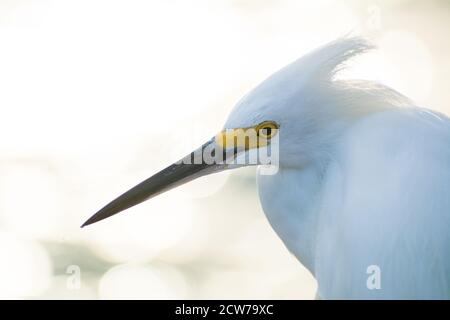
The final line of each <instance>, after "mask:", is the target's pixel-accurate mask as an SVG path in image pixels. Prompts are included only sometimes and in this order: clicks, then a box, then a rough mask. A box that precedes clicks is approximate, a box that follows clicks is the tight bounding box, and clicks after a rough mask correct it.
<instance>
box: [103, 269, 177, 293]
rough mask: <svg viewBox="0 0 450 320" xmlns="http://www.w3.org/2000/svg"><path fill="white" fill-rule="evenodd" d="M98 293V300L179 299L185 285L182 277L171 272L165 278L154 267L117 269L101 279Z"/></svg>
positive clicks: (175, 272)
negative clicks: (174, 279)
mask: <svg viewBox="0 0 450 320" xmlns="http://www.w3.org/2000/svg"><path fill="white" fill-rule="evenodd" d="M170 278H176V279H177V282H176V283H174V281H171V280H170ZM98 290H99V296H100V298H101V299H180V298H182V297H183V296H184V295H185V290H186V284H185V281H184V278H183V276H182V275H181V274H180V273H179V272H177V271H175V270H172V269H170V272H169V274H166V273H165V272H164V271H163V270H162V269H158V268H156V267H146V266H140V265H120V266H117V267H114V268H112V269H110V270H109V271H108V272H106V273H105V274H104V275H103V276H102V278H101V280H100V284H99V289H98Z"/></svg>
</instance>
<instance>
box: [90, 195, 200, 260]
mask: <svg viewBox="0 0 450 320" xmlns="http://www.w3.org/2000/svg"><path fill="white" fill-rule="evenodd" d="M192 219H193V208H192V204H191V203H190V202H189V201H179V200H177V199H176V198H174V197H173V194H170V193H167V194H163V195H160V196H158V197H156V198H153V199H151V200H149V201H147V202H145V203H143V204H140V205H138V206H135V207H133V208H130V209H128V210H127V211H126V212H123V213H120V214H118V215H116V216H114V217H111V218H109V219H107V220H105V221H101V222H99V223H96V224H94V225H92V226H89V227H87V228H85V229H83V232H85V237H86V241H88V242H89V244H90V246H91V248H92V249H93V250H94V251H95V252H96V253H97V254H99V255H100V256H102V257H104V258H106V259H107V260H109V261H113V262H128V261H148V260H151V259H152V258H153V257H155V256H156V255H157V254H159V253H160V252H161V251H162V250H165V249H167V248H170V247H172V246H175V245H176V244H177V243H178V242H179V241H180V240H181V239H182V238H183V237H184V236H185V235H186V234H187V233H189V232H191V231H192V230H191V225H192Z"/></svg>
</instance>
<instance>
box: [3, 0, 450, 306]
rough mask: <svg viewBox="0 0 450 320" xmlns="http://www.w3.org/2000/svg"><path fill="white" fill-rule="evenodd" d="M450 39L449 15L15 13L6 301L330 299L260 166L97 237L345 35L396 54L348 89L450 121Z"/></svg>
mask: <svg viewBox="0 0 450 320" xmlns="http://www.w3.org/2000/svg"><path fill="white" fill-rule="evenodd" d="M449 27H450V2H449V1H447V0H445V1H444V0H441V1H437V0H434V1H430V0H427V1H425V0H423V1H422V0H420V1H419V0H416V1H413V0H397V1H394V0H389V1H387V0H386V1H365V0H363V1H361V0H353V1H338V0H318V1H317V0H316V1H294V0H264V1H261V0H253V1H252V0H215V1H206V0H196V1H181V0H180V1H175V0H164V1H163V0H161V1H157V0H153V1H144V0H142V1H139V0H126V1H125V0H76V1H75V0H73V1H70V0H53V1H52V0H0V110H1V114H0V298H34V299H36V298H38V299H40V298H51V299H53V298H57V299H68V298H70V299H96V298H101V299H108V298H150V299H151V298H156V299H158V298H169V299H170V298H191V299H201V298H212V299H217V298H237V299H240V298H268V299H271V298H274V299H283V298H294V299H311V298H314V295H315V290H316V283H315V281H314V279H313V278H312V276H311V275H310V274H309V273H308V272H307V271H306V269H304V268H303V267H302V266H301V265H300V264H299V263H298V262H297V261H296V260H295V258H294V257H293V256H292V255H290V254H289V252H288V251H287V250H286V249H285V247H284V246H283V244H282V242H281V241H280V240H279V239H278V238H277V236H276V235H275V233H274V232H273V230H272V229H271V228H270V226H269V224H268V222H267V221H266V219H265V217H264V214H263V212H262V210H261V207H260V205H259V202H258V197H257V193H256V189H255V177H254V169H248V170H247V169H240V170H237V171H233V172H226V173H221V174H218V175H214V176H208V177H205V178H201V179H199V180H198V181H195V182H193V183H191V184H189V185H186V186H183V187H181V188H179V189H176V190H173V191H171V192H169V193H167V194H164V195H162V196H160V197H158V198H155V199H152V200H151V201H149V202H146V203H144V204H142V205H140V206H138V207H135V208H132V209H130V210H128V211H127V212H126V213H124V214H120V215H117V216H115V217H114V218H111V219H108V220H106V221H104V222H101V223H98V224H95V225H93V226H91V227H88V228H84V229H80V228H79V226H80V225H81V223H82V222H84V220H85V219H87V218H88V217H89V216H90V215H91V214H93V213H94V212H95V211H97V210H98V209H99V208H100V207H102V206H103V205H105V204H106V203H107V202H109V201H110V200H112V199H113V198H114V197H115V196H117V195H119V194H120V193H122V192H123V191H125V190H127V189H128V188H129V187H131V186H133V185H134V184H136V183H137V182H140V181H141V180H143V179H145V178H147V177H148V176H150V175H151V174H153V173H155V172H156V171H157V170H159V169H162V168H163V167H164V166H166V165H168V164H170V163H171V162H172V161H174V160H178V159H179V158H180V157H182V156H184V155H185V154H186V153H187V152H189V151H190V150H191V149H193V148H194V147H197V146H199V145H200V144H201V143H202V142H203V141H204V140H205V139H207V138H209V137H211V136H212V135H213V134H214V133H216V132H217V131H218V130H219V129H221V127H222V125H223V123H224V121H225V119H226V115H227V113H228V112H229V111H230V109H231V108H232V107H233V105H234V104H235V102H236V101H237V100H238V99H239V98H240V97H241V96H242V95H243V94H245V93H246V92H247V91H248V90H249V89H251V88H252V87H253V86H255V85H256V84H257V83H258V82H259V81H261V80H262V79H264V78H265V77H266V76H268V75H269V74H270V73H272V72H273V71H275V70H277V69H278V68H280V67H282V66H283V65H285V64H287V63H289V62H290V61H292V60H294V59H296V58H297V57H299V56H301V55H302V54H304V53H306V52H307V51H309V50H311V49H313V48H315V47H316V46H318V45H321V44H323V43H325V42H328V41H330V40H333V39H335V38H336V37H339V36H343V35H346V34H349V33H351V34H362V35H365V36H367V37H369V38H371V39H372V40H373V41H374V42H375V43H376V44H377V45H378V46H379V50H378V51H376V52H373V53H371V54H368V55H367V56H365V57H362V58H358V59H357V60H356V61H354V63H352V65H353V68H351V69H349V70H348V71H346V72H344V74H343V75H342V77H350V76H351V77H363V78H368V79H376V80H379V81H382V82H383V83H385V84H388V85H390V86H393V87H394V88H396V89H398V90H399V91H401V92H403V93H404V94H406V95H408V96H410V97H411V98H412V99H414V100H415V101H416V102H417V104H419V105H422V106H427V107H430V108H432V109H434V110H439V111H441V112H443V113H447V114H449V113H450V91H449V90H448V77H449V75H450V60H449V58H448V57H449V56H450V43H449V40H448V39H449V37H448V34H449Z"/></svg>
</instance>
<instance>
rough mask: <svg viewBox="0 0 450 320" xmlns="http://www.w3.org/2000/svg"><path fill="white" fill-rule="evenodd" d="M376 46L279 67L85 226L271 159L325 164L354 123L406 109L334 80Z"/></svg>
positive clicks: (389, 94) (349, 41)
mask: <svg viewBox="0 0 450 320" xmlns="http://www.w3.org/2000/svg"><path fill="white" fill-rule="evenodd" d="M370 48H371V46H370V45H369V44H368V43H367V42H366V41H365V40H364V39H361V38H345V39H340V40H337V41H334V42H332V43H329V44H327V45H325V46H323V47H321V48H319V49H317V50H315V51H313V52H311V53H309V54H307V55H305V56H303V57H302V58H300V59H298V60H297V61H294V62H293V63H291V64H289V65H288V66H286V67H284V68H283V69H281V70H279V71H278V72H276V73H275V74H273V75H272V76H270V77H269V78H268V79H266V80H265V81H264V82H262V83H261V84H260V85H259V86H257V87H256V88H255V89H253V90H252V91H251V92H249V93H248V94H247V95H246V96H244V97H243V98H242V99H241V100H240V101H239V102H238V103H237V105H236V106H235V108H234V109H233V111H232V112H231V114H230V116H229V118H228V120H227V121H226V123H225V126H224V128H223V129H222V131H220V132H219V133H218V134H217V135H216V136H215V137H213V138H212V139H210V140H209V141H208V142H206V143H205V144H204V145H203V146H201V147H200V148H199V149H197V150H195V151H194V152H192V153H191V154H189V155H187V156H186V157H184V158H183V159H181V160H180V161H179V162H177V163H175V164H172V165H171V166H169V167H167V168H166V169H164V170H162V171H160V172H159V173H157V174H155V175H154V176H152V177H150V178H149V179H147V180H145V181H143V182H142V183H140V184H138V185H137V186H135V187H134V188H132V189H131V190H129V191H127V192H126V193H124V194H123V195H121V196H120V197H118V198H117V199H115V200H113V201H112V202H111V203H109V204H108V205H106V206H105V207H104V208H102V209H101V210H100V211H98V212H97V213H96V214H95V215H93V216H92V217H91V218H90V219H89V220H87V221H86V222H85V223H84V224H83V226H84V225H88V224H92V223H94V222H97V221H100V220H103V219H105V218H107V217H109V216H111V215H114V214H116V213H118V212H120V211H123V210H125V209H127V208H130V207H132V206H134V205H136V204H138V203H141V202H143V201H145V200H147V199H149V198H151V197H154V196H156V195H158V194H160V193H162V192H165V191H168V190H170V189H172V188H174V187H176V186H179V185H181V184H184V183H187V182H189V181H191V180H193V179H195V178H198V177H200V176H204V175H207V174H211V173H215V172H218V171H222V170H226V169H232V168H237V167H242V166H247V165H257V164H261V163H267V162H269V163H272V162H271V161H272V160H273V159H276V160H277V163H279V165H280V166H285V167H302V166H306V165H308V163H311V162H314V161H320V160H321V159H324V158H325V157H327V156H328V155H329V153H330V150H332V148H331V146H332V145H333V144H334V143H335V141H336V139H337V137H338V136H339V133H340V132H341V131H342V129H343V128H345V127H346V126H347V125H348V124H349V122H351V121H353V120H354V119H357V118H358V117H359V116H361V115H364V114H367V113H371V112H375V111H377V110H380V106H384V107H386V106H394V105H402V104H403V103H405V104H406V102H405V98H404V97H403V96H401V95H400V94H398V93H396V92H395V91H393V90H390V89H388V88H386V87H384V86H381V85H378V84H374V83H371V82H367V81H338V80H336V79H335V74H336V72H337V71H338V70H339V69H340V67H341V66H342V65H343V63H344V62H345V61H346V60H348V59H349V58H350V57H353V56H355V55H357V54H359V53H362V52H365V51H366V50H368V49H370ZM268 154H270V156H269V157H267V155H268ZM261 155H264V161H262V160H261V159H262V158H263V157H261ZM267 160H268V161H267ZM272 164H273V163H272Z"/></svg>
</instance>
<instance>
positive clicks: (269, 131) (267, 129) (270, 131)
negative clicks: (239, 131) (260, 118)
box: [263, 127, 272, 136]
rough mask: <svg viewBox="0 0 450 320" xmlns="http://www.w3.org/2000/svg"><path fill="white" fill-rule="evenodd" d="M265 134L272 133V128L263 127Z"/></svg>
mask: <svg viewBox="0 0 450 320" xmlns="http://www.w3.org/2000/svg"><path fill="white" fill-rule="evenodd" d="M263 134H264V135H265V136H270V135H271V134H272V128H270V127H265V128H263Z"/></svg>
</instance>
